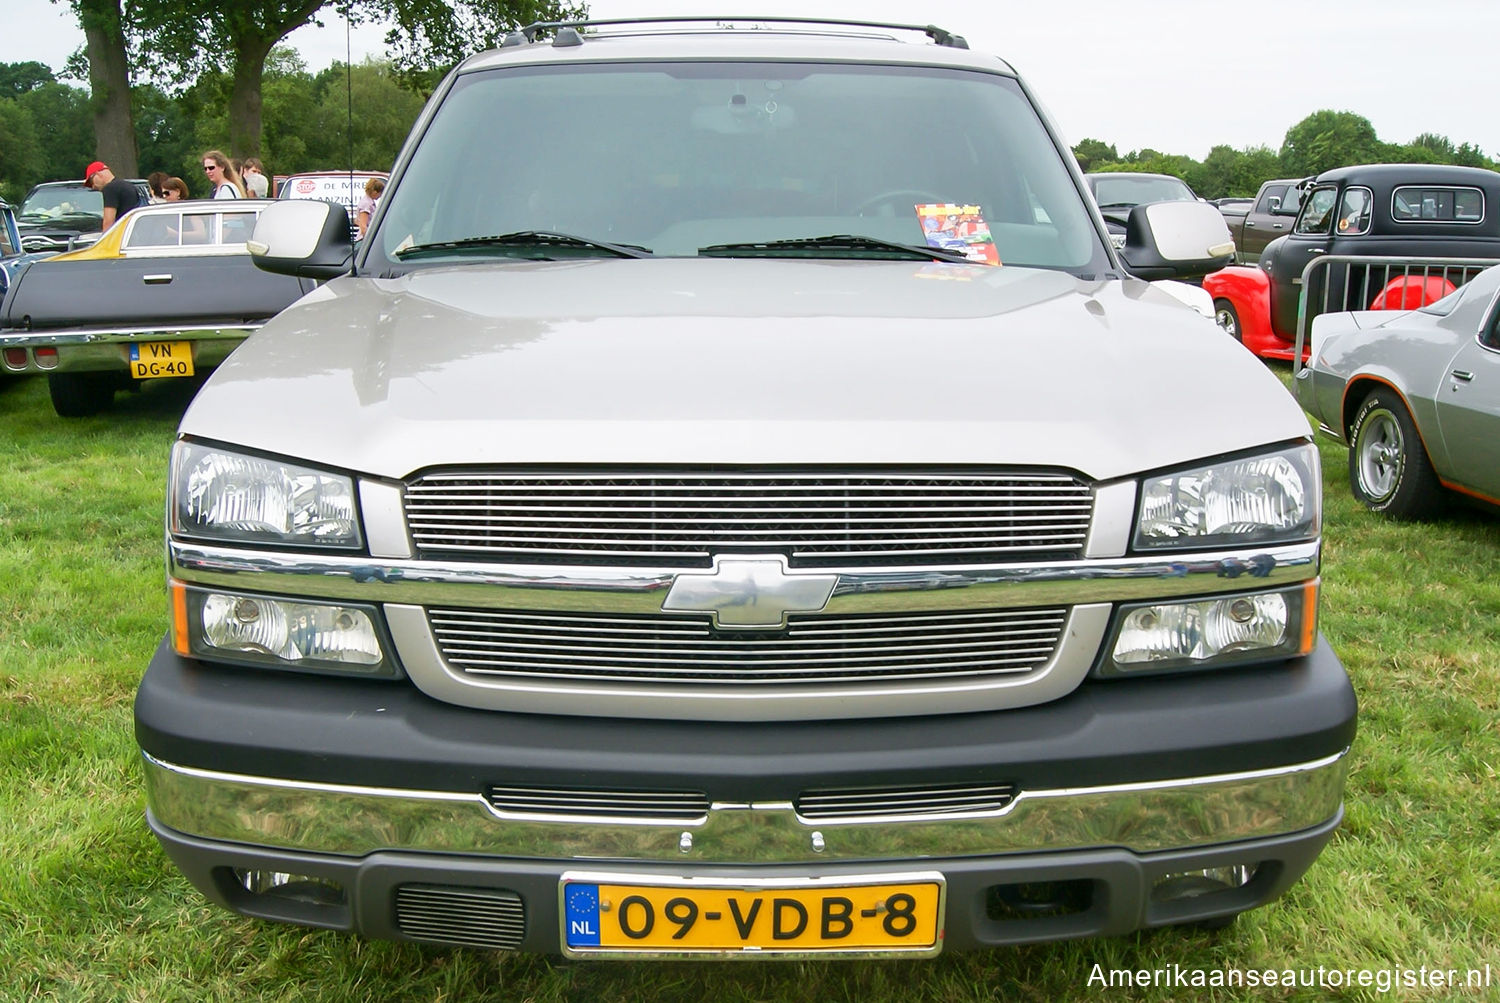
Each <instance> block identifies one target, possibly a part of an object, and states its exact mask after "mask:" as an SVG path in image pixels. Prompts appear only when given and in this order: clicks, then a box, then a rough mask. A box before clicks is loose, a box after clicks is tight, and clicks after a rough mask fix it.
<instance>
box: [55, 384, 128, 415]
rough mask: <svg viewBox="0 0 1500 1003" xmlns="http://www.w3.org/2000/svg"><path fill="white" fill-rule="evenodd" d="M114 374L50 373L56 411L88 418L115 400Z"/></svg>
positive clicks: (60, 413) (61, 413)
mask: <svg viewBox="0 0 1500 1003" xmlns="http://www.w3.org/2000/svg"><path fill="white" fill-rule="evenodd" d="M116 385H117V381H116V379H115V374H114V373H48V374H47V391H48V393H50V394H51V396H52V410H54V411H56V412H57V413H58V414H59V415H61V416H62V417H64V418H87V417H88V416H89V415H91V414H98V413H99V412H100V411H103V410H105V409H106V408H108V407H109V406H110V405H111V404H113V403H114V400H115V386H116Z"/></svg>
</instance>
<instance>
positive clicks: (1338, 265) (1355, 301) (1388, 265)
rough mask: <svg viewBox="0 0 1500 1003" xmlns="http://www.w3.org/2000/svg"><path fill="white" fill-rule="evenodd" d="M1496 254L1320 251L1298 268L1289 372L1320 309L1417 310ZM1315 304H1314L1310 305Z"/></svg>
mask: <svg viewBox="0 0 1500 1003" xmlns="http://www.w3.org/2000/svg"><path fill="white" fill-rule="evenodd" d="M1496 264H1500V260H1497V259H1494V258H1488V259H1486V258H1403V257H1383V256H1373V255H1360V254H1324V255H1319V256H1318V257H1316V258H1313V259H1312V260H1311V261H1309V262H1308V263H1307V267H1306V268H1304V269H1302V280H1301V281H1302V289H1301V291H1300V293H1299V294H1298V299H1297V344H1296V348H1295V349H1294V350H1293V352H1292V374H1293V375H1296V373H1297V372H1298V371H1300V370H1301V369H1302V346H1303V345H1305V344H1306V343H1307V336H1308V334H1309V332H1310V330H1311V328H1312V321H1313V318H1314V317H1316V316H1318V315H1319V314H1325V313H1338V312H1340V311H1343V310H1415V309H1416V308H1417V307H1420V306H1426V305H1427V304H1428V303H1431V302H1433V301H1435V300H1439V299H1441V298H1442V297H1444V296H1446V295H1448V294H1449V293H1451V292H1453V290H1455V289H1457V288H1458V287H1459V286H1461V285H1463V284H1464V283H1465V282H1468V281H1469V280H1470V279H1472V278H1473V277H1474V276H1476V275H1478V274H1479V273H1480V272H1482V271H1484V270H1485V269H1486V268H1489V267H1491V266H1492V265H1496ZM1314 308H1316V309H1314Z"/></svg>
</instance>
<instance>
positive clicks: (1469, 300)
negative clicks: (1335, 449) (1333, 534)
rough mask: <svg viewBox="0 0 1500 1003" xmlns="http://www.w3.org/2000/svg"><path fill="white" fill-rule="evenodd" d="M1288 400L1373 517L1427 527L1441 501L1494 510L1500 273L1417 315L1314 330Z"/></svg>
mask: <svg viewBox="0 0 1500 1003" xmlns="http://www.w3.org/2000/svg"><path fill="white" fill-rule="evenodd" d="M1293 390H1294V392H1295V394H1296V396H1297V400H1298V401H1299V402H1300V403H1301V404H1302V406H1303V407H1304V408H1305V409H1306V410H1307V411H1308V412H1309V413H1310V414H1312V416H1313V417H1314V418H1316V419H1317V420H1318V421H1319V422H1321V423H1322V424H1323V426H1324V427H1325V428H1326V429H1328V430H1329V431H1331V432H1332V433H1333V434H1334V435H1335V436H1337V437H1338V438H1339V439H1341V440H1342V441H1344V442H1345V443H1347V444H1348V445H1349V486H1350V489H1351V490H1352V491H1353V492H1354V496H1355V497H1356V498H1358V499H1359V500H1360V501H1361V502H1363V503H1364V504H1365V505H1366V506H1367V507H1369V508H1370V509H1371V510H1373V511H1376V512H1383V513H1385V514H1387V515H1390V516H1393V517H1395V518H1422V517H1424V516H1429V515H1432V514H1434V513H1435V512H1437V511H1438V510H1439V508H1441V506H1442V504H1443V502H1444V501H1445V500H1446V498H1445V495H1446V491H1445V489H1447V490H1448V491H1454V492H1458V493H1459V494H1462V495H1465V496H1468V497H1472V498H1477V499H1480V500H1482V501H1486V502H1489V503H1492V504H1500V266H1493V267H1490V268H1487V269H1485V270H1484V271H1482V272H1480V273H1479V275H1478V276H1477V277H1475V278H1474V279H1472V280H1470V281H1469V282H1468V283H1467V284H1465V285H1464V286H1462V287H1460V288H1459V289H1457V290H1456V291H1454V292H1453V293H1451V294H1449V295H1448V296H1446V297H1444V298H1443V299H1441V300H1439V301H1437V302H1436V303H1433V304H1430V305H1428V306H1425V307H1423V308H1422V309H1420V310H1411V311H1404V312H1400V313H1390V312H1380V313H1374V312H1368V311H1363V312H1341V313H1327V314H1324V315H1322V316H1320V317H1317V318H1315V319H1314V320H1313V323H1312V360H1311V363H1310V364H1309V365H1308V366H1307V367H1306V368H1304V369H1302V370H1300V371H1299V372H1298V373H1297V376H1296V379H1295V380H1294V381H1293Z"/></svg>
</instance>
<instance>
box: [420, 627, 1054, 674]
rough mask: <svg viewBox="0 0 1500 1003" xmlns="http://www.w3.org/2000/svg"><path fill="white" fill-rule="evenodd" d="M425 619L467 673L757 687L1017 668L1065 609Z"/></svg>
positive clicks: (1046, 655)
mask: <svg viewBox="0 0 1500 1003" xmlns="http://www.w3.org/2000/svg"><path fill="white" fill-rule="evenodd" d="M427 616H428V621H429V624H430V625H431V628H432V631H433V635H434V637H435V638H436V640H437V643H438V648H439V650H440V651H441V653H442V656H443V659H444V660H445V661H446V662H447V663H448V665H449V666H450V667H452V668H453V669H455V670H457V671H458V672H460V673H464V674H469V675H473V676H476V677H484V676H498V675H504V676H526V677H533V678H535V677H541V678H574V679H576V678H610V679H616V680H619V679H629V680H634V681H644V682H666V681H670V682H678V683H682V682H688V683H692V682H703V683H731V684H755V683H776V682H789V681H790V682H797V681H818V682H829V681H838V680H843V679H849V680H854V679H868V678H870V677H872V676H877V677H881V678H901V679H910V678H922V677H927V678H949V677H952V676H958V675H994V674H1013V673H1025V672H1029V671H1031V670H1033V669H1035V668H1037V667H1038V666H1040V665H1042V664H1045V663H1046V662H1047V661H1048V659H1050V658H1051V657H1052V654H1053V652H1054V651H1055V650H1056V647H1057V644H1058V641H1059V637H1060V634H1061V631H1062V626H1063V624H1064V622H1065V620H1066V618H1067V611H1066V610H1064V609H1043V610H988V611H981V612H973V611H967V612H961V613H921V614H888V615H867V616H819V615H816V614H805V615H793V616H791V617H789V618H788V626H787V629H786V630H785V631H767V632H753V631H752V632H739V631H736V632H734V633H732V634H722V635H721V634H717V633H715V632H714V630H713V629H712V627H711V626H710V622H709V619H708V617H707V616H706V615H703V616H697V615H662V614H648V615H641V616H631V615H626V614H616V615H600V616H591V615H587V614H577V615H561V614H550V613H533V612H530V611H504V610H455V609H430V610H428V611H427Z"/></svg>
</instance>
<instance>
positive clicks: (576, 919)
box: [561, 873, 944, 955]
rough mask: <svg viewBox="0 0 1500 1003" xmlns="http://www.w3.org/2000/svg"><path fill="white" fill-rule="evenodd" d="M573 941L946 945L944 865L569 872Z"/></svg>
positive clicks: (786, 947)
mask: <svg viewBox="0 0 1500 1003" xmlns="http://www.w3.org/2000/svg"><path fill="white" fill-rule="evenodd" d="M561 891H562V922H563V944H564V947H565V949H566V952H567V953H569V954H575V955H595V954H654V955H671V954H727V953H734V954H739V953H745V954H750V953H758V954H785V953H797V954H802V953H823V954H837V953H843V952H848V953H858V954H872V953H880V952H891V953H906V952H911V953H926V954H936V953H937V952H938V951H939V950H940V949H941V947H942V937H943V927H942V913H943V892H944V881H943V877H942V875H941V874H936V873H923V874H913V875H883V876H881V877H880V878H871V879H868V880H864V879H855V880H849V879H844V878H840V879H830V880H823V881H815V880H808V879H776V880H770V881H761V882H753V883H751V884H749V885H746V884H744V883H733V884H731V883H726V882H723V881H721V880H715V879H692V878H683V879H674V880H663V881H661V882H660V883H654V884H641V883H638V882H636V881H630V880H628V879H622V878H620V876H618V875H614V876H610V875H588V874H577V873H572V874H564V875H563V879H562V889H561Z"/></svg>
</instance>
